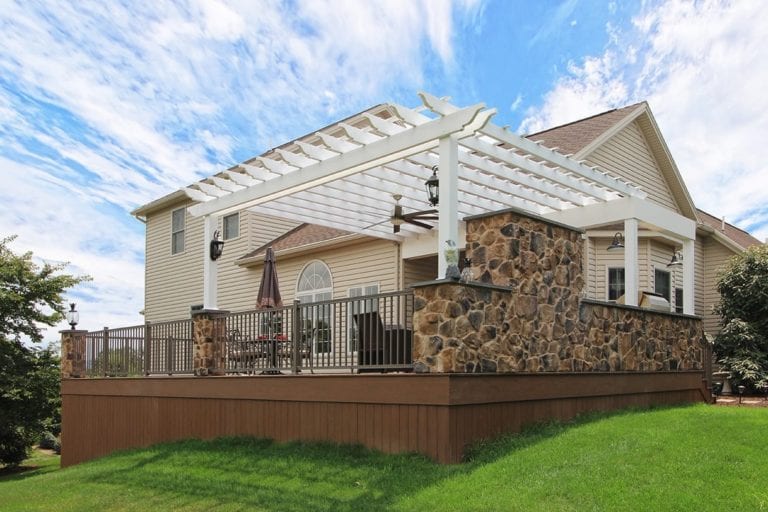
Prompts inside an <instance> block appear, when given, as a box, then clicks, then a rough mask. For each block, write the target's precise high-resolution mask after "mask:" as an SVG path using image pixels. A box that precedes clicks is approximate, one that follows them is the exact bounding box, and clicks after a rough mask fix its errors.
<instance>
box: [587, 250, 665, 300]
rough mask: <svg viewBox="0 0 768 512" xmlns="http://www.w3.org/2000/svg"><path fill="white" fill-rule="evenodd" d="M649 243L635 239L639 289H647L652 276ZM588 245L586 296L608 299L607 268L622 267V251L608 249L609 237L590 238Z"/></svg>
mask: <svg viewBox="0 0 768 512" xmlns="http://www.w3.org/2000/svg"><path fill="white" fill-rule="evenodd" d="M649 244H650V242H649V240H648V239H646V238H640V239H638V241H637V249H638V260H637V264H638V279H639V289H640V290H641V291H642V290H649V289H650V288H649V285H650V283H651V281H652V278H651V277H649V271H650V272H653V271H652V270H650V263H649V260H650V248H649ZM589 245H590V256H589V260H590V263H589V270H588V272H589V274H588V276H587V296H588V297H590V298H594V299H597V300H608V269H609V268H624V251H615V252H610V251H608V250H607V247H608V246H609V245H611V239H610V238H591V239H590V244H589ZM670 257H671V256H670ZM651 290H652V289H651Z"/></svg>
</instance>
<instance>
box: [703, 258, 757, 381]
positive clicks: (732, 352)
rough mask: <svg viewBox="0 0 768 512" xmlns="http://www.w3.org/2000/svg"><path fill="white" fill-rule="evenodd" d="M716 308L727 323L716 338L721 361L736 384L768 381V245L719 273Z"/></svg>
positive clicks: (717, 353) (736, 260) (715, 349)
mask: <svg viewBox="0 0 768 512" xmlns="http://www.w3.org/2000/svg"><path fill="white" fill-rule="evenodd" d="M717 290H718V291H719V292H720V302H719V304H718V305H717V306H716V307H715V312H716V313H718V314H719V315H720V318H721V325H722V326H723V329H722V331H720V334H718V335H717V338H716V339H715V346H714V352H715V356H716V357H717V359H718V362H720V364H722V365H723V367H724V368H725V370H726V371H728V372H729V373H730V377H731V379H732V380H733V381H734V384H736V385H745V386H747V387H748V388H750V389H751V390H753V391H754V390H758V389H759V388H761V387H762V386H764V385H766V384H768V246H766V245H757V246H754V247H750V248H749V249H747V250H746V251H745V252H743V253H742V254H740V255H738V256H734V257H733V258H732V259H731V260H730V261H729V262H728V264H727V265H726V266H725V268H724V269H723V271H722V272H721V273H720V275H719V276H718V282H717Z"/></svg>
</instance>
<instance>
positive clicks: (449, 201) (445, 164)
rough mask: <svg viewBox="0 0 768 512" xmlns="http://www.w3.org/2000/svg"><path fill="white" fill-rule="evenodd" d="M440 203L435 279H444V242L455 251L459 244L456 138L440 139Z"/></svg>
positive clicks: (457, 148)
mask: <svg viewBox="0 0 768 512" xmlns="http://www.w3.org/2000/svg"><path fill="white" fill-rule="evenodd" d="M439 152H440V170H439V172H440V203H439V205H438V208H439V213H438V217H439V220H438V229H437V262H438V263H437V278H438V279H443V278H445V272H446V269H447V267H448V265H447V263H446V261H445V258H444V257H443V253H444V251H445V249H446V241H447V240H453V241H454V242H455V243H456V245H457V249H460V248H461V246H462V245H463V243H459V214H458V204H459V144H458V141H457V140H456V137H454V136H452V135H449V136H447V137H442V138H441V139H440V147H439Z"/></svg>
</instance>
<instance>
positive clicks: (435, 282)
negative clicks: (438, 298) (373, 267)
mask: <svg viewBox="0 0 768 512" xmlns="http://www.w3.org/2000/svg"><path fill="white" fill-rule="evenodd" d="M441 284H455V285H459V286H466V287H468V288H481V289H484V290H496V291H500V292H510V293H511V292H513V291H515V289H514V288H512V287H511V286H501V285H498V284H490V283H484V282H482V281H468V282H464V281H454V280H453V279H435V280H432V281H420V282H418V283H413V284H411V285H409V286H410V287H411V288H424V287H426V286H435V285H441Z"/></svg>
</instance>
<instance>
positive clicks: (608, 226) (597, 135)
mask: <svg viewBox="0 0 768 512" xmlns="http://www.w3.org/2000/svg"><path fill="white" fill-rule="evenodd" d="M429 99H430V101H432V102H433V103H435V102H437V101H438V100H436V99H435V98H431V97H429ZM406 111H407V109H403V108H402V107H399V108H398V109H397V110H395V109H393V108H392V106H389V105H377V106H375V107H373V108H371V109H368V110H366V111H365V112H361V113H359V114H356V115H354V116H351V117H350V118H347V119H345V120H343V121H340V122H338V123H335V124H333V125H331V126H330V127H328V128H325V129H323V131H322V132H320V133H321V134H320V135H318V134H310V135H307V136H305V137H301V138H299V139H297V140H296V141H293V142H290V143H287V144H285V145H283V146H280V147H278V148H275V149H273V150H270V151H267V152H266V153H264V154H263V155H261V156H259V157H256V158H253V159H250V160H248V161H246V162H244V163H243V164H240V165H237V166H234V167H232V168H230V169H228V170H226V171H223V172H221V173H218V174H217V175H215V176H211V177H209V178H207V179H204V180H202V181H201V182H199V183H196V184H193V185H192V186H190V187H186V188H183V189H181V190H179V191H176V192H173V193H171V194H168V195H166V196H164V197H162V198H160V199H157V200H155V201H152V202H150V203H148V204H146V205H143V206H141V207H139V208H137V209H136V210H134V211H133V215H134V216H136V217H137V218H139V219H140V220H142V221H143V222H145V224H146V241H147V245H146V288H145V317H146V319H147V321H152V322H156V321H163V320H173V319H179V318H184V317H185V316H187V315H188V314H189V308H190V306H191V305H194V304H201V303H202V302H203V295H204V283H203V281H204V279H203V274H204V261H203V260H204V258H202V257H201V256H200V254H201V252H204V251H205V248H204V246H205V244H204V226H203V218H202V217H199V216H198V217H196V216H193V215H191V214H190V212H189V209H190V207H192V206H193V205H195V204H199V202H200V201H199V200H201V199H203V200H207V199H210V198H212V197H219V196H223V195H225V194H227V193H230V192H232V191H235V190H239V189H242V188H243V186H246V185H247V184H249V183H251V182H253V177H254V176H262V175H265V174H269V173H272V174H274V175H276V176H280V174H281V173H284V172H285V170H287V169H293V168H295V167H297V166H298V165H300V164H301V163H303V162H301V161H300V159H301V158H303V159H305V160H306V159H308V158H309V157H311V156H312V153H313V151H314V152H315V153H317V152H319V151H326V152H327V151H328V149H327V148H329V147H330V148H331V149H333V144H336V145H339V144H342V143H346V144H347V145H349V146H351V145H352V143H355V138H361V137H363V138H364V134H365V133H368V132H375V131H377V128H376V127H375V123H374V121H375V120H382V121H383V120H391V119H393V117H394V114H393V112H396V113H399V114H401V115H402V112H406ZM379 128H381V127H379ZM354 130H357V132H355V133H350V132H353V131H354ZM526 137H527V139H528V140H530V141H536V142H538V144H539V145H538V146H536V147H544V148H556V151H557V153H560V154H564V155H569V159H570V160H572V161H577V162H583V163H584V164H585V165H586V166H588V168H594V169H596V170H597V171H598V172H600V173H605V174H607V175H609V176H614V177H617V178H619V179H621V180H623V181H626V182H628V183H632V184H634V185H635V186H636V187H637V188H638V189H640V190H642V191H643V192H644V194H645V196H644V198H643V199H642V201H641V202H642V203H644V204H652V205H654V206H658V207H660V209H656V210H655V211H656V212H662V213H661V215H662V216H663V214H664V212H669V213H670V215H673V216H675V217H676V218H678V219H680V220H689V221H690V225H691V226H695V228H694V230H695V236H694V233H691V238H692V239H693V240H694V241H693V243H692V245H691V247H690V250H691V251H692V254H693V255H694V256H693V259H694V261H695V265H694V267H695V270H694V271H693V272H692V274H693V283H692V287H691V292H692V293H693V294H694V296H695V300H694V301H693V308H692V310H691V311H689V313H694V314H696V315H698V316H700V317H702V319H703V325H704V328H705V330H706V331H708V332H710V333H712V334H714V333H716V332H717V331H718V329H719V326H718V319H717V317H716V316H715V315H714V314H713V313H712V307H713V305H714V304H716V302H717V300H718V295H717V291H716V289H715V279H716V274H717V270H718V268H720V267H721V266H722V264H723V263H724V262H725V261H726V260H727V259H728V257H730V256H731V255H733V254H737V253H738V252H740V251H743V250H744V249H745V248H746V247H748V246H750V245H753V244H757V243H760V242H759V241H758V240H757V239H755V238H754V237H752V236H751V235H749V233H746V232H745V231H742V230H740V229H738V228H736V227H735V226H733V225H731V224H728V223H726V222H724V220H720V219H716V218H715V217H713V216H712V215H710V214H708V213H706V212H703V211H701V210H699V209H697V208H696V207H695V205H694V203H693V201H692V199H691V197H690V195H689V193H688V190H687V188H686V186H685V183H684V182H683V180H682V177H681V175H680V172H679V170H678V169H677V166H676V165H675V162H674V160H673V158H672V155H671V154H670V151H669V148H668V147H667V145H666V143H665V141H664V139H663V137H662V135H661V132H660V131H659V128H658V126H657V124H656V121H655V120H654V117H653V114H652V113H651V110H650V107H649V105H648V104H647V103H645V102H642V103H637V104H634V105H629V106H626V107H623V108H620V109H615V110H611V111H608V112H603V113H601V114H597V115H595V116H592V117H589V118H586V119H580V120H577V121H574V122H571V123H568V124H564V125H561V126H557V127H554V128H551V129H548V130H545V131H542V132H539V133H534V134H530V135H527V136H526ZM321 139H323V140H321ZM350 141H351V142H350ZM329 143H330V144H331V146H329V145H328V144H329ZM498 144H499V146H500V147H504V145H503V144H502V143H498ZM508 147H509V146H507V148H508ZM313 148H314V149H313ZM320 148H326V149H320ZM314 156H316V157H317V156H318V155H317V154H315V155H314ZM429 156H434V154H429V155H428V156H416V157H412V158H411V159H410V160H409V162H415V163H420V164H430V163H432V162H433V160H434V159H433V160H429ZM435 158H436V157H435ZM472 158H473V154H472V153H471V152H469V151H468V152H467V155H466V157H465V161H463V162H462V163H463V165H464V166H465V172H477V173H478V174H480V173H483V174H482V178H483V179H484V180H485V182H483V181H481V180H476V181H475V182H474V183H472V184H471V185H472V186H474V187H475V188H477V189H478V192H477V195H476V196H473V197H476V198H477V197H479V198H480V199H478V201H484V200H487V199H488V198H493V195H492V194H490V193H489V194H485V196H483V194H482V193H483V190H480V185H481V184H485V185H486V187H485V188H490V187H488V185H492V186H495V187H499V186H501V188H502V192H504V191H503V186H504V183H502V182H500V181H499V180H498V179H496V177H495V176H494V174H492V173H491V172H488V173H487V174H485V172H486V171H489V167H491V166H494V165H496V166H497V167H498V162H500V161H503V160H501V159H497V156H494V155H490V156H488V155H484V158H483V160H481V159H479V158H475V160H476V161H477V162H475V161H473V160H472ZM534 159H540V156H537V155H534ZM291 160H294V161H291ZM434 162H435V163H436V160H434ZM472 164H474V165H475V166H476V167H472ZM409 171H410V170H409ZM490 171H494V169H490ZM501 171H502V172H503V171H504V169H501ZM412 174H413V172H411V174H408V173H402V170H401V174H400V176H403V175H405V176H406V177H407V178H408V179H409V180H410V181H415V180H414V179H413V176H412ZM488 175H490V176H491V177H490V178H489V177H488ZM427 176H428V173H427V174H425V175H424V178H426V177H427ZM580 179H583V177H582V178H580ZM526 180H527V181H526ZM535 180H540V181H545V180H543V179H542V178H541V176H537V177H535ZM530 181H531V177H530V175H529V174H523V175H522V178H520V179H516V180H513V181H512V182H510V183H509V184H508V186H509V187H510V189H512V190H513V191H518V190H520V191H521V192H524V193H523V194H522V197H523V199H522V200H519V199H518V201H517V203H514V204H515V205H517V204H520V205H522V206H523V207H524V208H527V207H529V206H530V205H533V206H539V207H540V210H534V212H536V213H542V215H543V216H544V217H547V218H550V219H552V220H556V221H560V222H563V223H564V224H568V225H572V226H576V227H579V228H582V229H584V231H585V233H584V237H583V238H584V246H585V247H584V251H583V254H584V261H583V262H582V263H583V267H584V272H585V281H586V282H585V287H584V290H583V292H582V294H583V295H584V296H585V297H586V298H591V299H597V300H617V299H623V296H624V295H625V291H626V286H625V261H624V259H625V255H624V251H610V250H608V247H609V246H610V245H611V243H612V241H613V238H614V236H615V235H616V234H620V235H622V234H624V224H623V221H622V220H621V219H620V218H619V217H616V215H613V219H611V218H610V215H612V214H607V215H608V216H606V217H605V219H601V218H600V214H597V218H594V217H595V216H594V215H592V216H588V217H589V218H588V219H575V218H574V217H573V213H572V212H573V210H574V209H572V208H566V209H560V210H558V209H557V208H552V207H550V206H551V205H555V206H556V205H557V203H558V202H562V199H561V198H562V197H565V198H569V197H570V196H571V195H576V194H577V193H580V192H581V190H580V189H579V188H578V184H579V183H578V182H576V188H575V189H574V190H575V193H574V192H572V191H570V190H565V191H563V190H561V189H563V188H565V187H563V184H562V183H555V185H554V187H556V190H555V191H554V192H552V193H551V194H550V192H551V191H550V190H548V189H547V188H546V187H543V186H542V187H540V188H541V189H542V190H543V192H542V191H540V190H538V189H536V188H535V187H533V190H532V191H529V190H528V189H527V188H526V187H525V185H526V184H528V183H529V182H530ZM360 183H361V182H360V181H357V182H352V183H351V184H350V185H349V186H348V188H347V189H346V190H343V189H341V188H338V189H337V193H336V197H337V200H342V201H343V200H344V197H345V196H344V194H348V199H349V201H350V202H351V204H352V205H353V208H352V211H353V212H354V213H353V215H354V219H353V218H346V219H345V218H344V217H343V216H344V215H345V213H344V212H343V211H341V210H339V211H340V212H341V213H340V214H338V213H337V212H336V210H337V209H338V208H336V207H335V206H332V205H324V204H323V203H322V202H317V201H322V200H323V199H322V196H320V195H318V194H314V195H313V194H312V193H306V192H302V193H300V194H299V195H297V196H295V197H293V198H292V200H291V201H290V205H288V206H286V205H285V204H280V205H270V204H269V203H267V204H265V205H263V206H256V207H253V208H247V207H245V208H234V209H231V211H230V212H228V213H226V214H225V215H223V216H221V217H220V218H219V219H218V220H217V225H216V229H217V230H219V231H220V232H221V234H222V237H223V240H224V242H225V245H224V247H225V248H224V252H223V255H222V257H221V258H220V259H219V260H218V264H217V269H216V281H217V303H216V306H217V307H219V308H221V309H225V310H230V311H242V310H248V309H252V308H253V307H254V301H255V295H256V290H258V286H259V280H260V278H261V266H262V262H263V259H264V252H265V250H266V248H267V247H268V246H272V247H273V249H274V250H275V253H276V255H277V259H278V269H279V281H280V284H281V291H282V296H283V299H284V301H285V302H286V303H289V302H290V301H292V300H294V299H298V300H300V301H303V302H306V301H310V302H313V301H321V300H328V299H334V298H344V297H355V296H360V295H369V294H373V293H379V292H389V291H395V290H401V289H405V288H407V287H408V286H410V285H411V284H413V283H416V282H420V281H428V280H430V279H434V278H436V277H437V276H438V264H439V261H438V256H437V254H438V252H439V244H438V243H437V241H436V239H435V235H434V230H426V229H423V228H420V227H413V226H410V225H405V226H403V229H402V231H401V232H400V234H399V236H397V237H393V236H386V235H391V234H392V233H391V225H390V222H389V220H390V219H389V217H390V214H389V212H387V211H386V210H385V211H382V212H379V213H377V214H374V215H372V214H371V213H370V212H371V211H372V210H371V209H370V208H367V205H366V204H365V203H366V199H364V198H363V199H359V198H356V197H355V195H356V188H355V187H358V188H360V189H362V187H361V186H360ZM409 183H410V182H409ZM417 185H418V183H417ZM340 191H341V192H340ZM472 191H473V192H474V189H473V190H472ZM397 192H400V189H399V188H398V185H397V183H396V182H395V183H387V184H386V186H382V187H381V189H380V190H379V191H378V193H380V194H381V195H382V196H383V203H384V204H385V205H386V207H387V208H390V209H391V208H394V204H395V200H394V199H392V198H391V197H389V196H390V193H397ZM558 196H559V197H558ZM526 198H531V199H530V200H528V199H526ZM576 199H577V200H578V199H579V198H578V197H577V198H576ZM408 200H409V203H408V208H406V209H405V211H406V212H407V211H409V210H425V209H429V208H430V207H429V205H428V204H427V202H426V198H424V199H423V200H422V202H418V201H414V199H413V198H408ZM487 203H488V204H489V206H490V208H491V209H492V208H493V205H494V202H492V201H487ZM542 204H543V206H542ZM606 204H608V203H606ZM483 206H485V205H483ZM355 208H358V209H359V210H355ZM322 210H326V212H327V213H330V215H328V216H325V217H324V218H319V217H318V214H319V212H320V211H322ZM654 215H655V216H656V217H658V216H659V215H658V213H654ZM651 218H653V216H651ZM359 219H362V224H364V225H366V226H363V227H364V228H368V229H355V227H354V225H353V222H352V221H353V220H355V221H358V220H359ZM426 222H430V223H432V224H435V222H434V221H426ZM357 224H360V223H359V222H358V223H357ZM370 225H373V226H374V227H375V228H376V229H378V230H379V231H377V232H372V230H371V229H370ZM459 227H460V229H462V228H461V225H460V226H459ZM382 228H384V229H382ZM668 228H669V226H663V229H660V228H659V226H655V225H653V224H652V222H649V221H647V220H646V221H640V222H638V225H637V227H636V230H637V235H636V236H637V239H636V240H637V242H636V247H635V249H634V251H636V253H637V258H636V262H635V265H636V268H637V270H636V275H637V285H636V287H635V288H634V290H635V291H634V293H637V292H642V291H648V292H654V293H656V294H658V295H661V296H662V297H663V298H664V299H665V302H664V301H662V306H661V307H662V308H663V307H668V308H669V309H670V311H674V312H678V313H682V312H683V302H684V300H685V299H684V297H685V289H684V286H683V268H684V267H685V265H671V266H670V265H669V264H670V262H671V261H672V260H673V256H674V257H675V258H676V259H678V260H679V259H681V257H683V254H682V252H681V251H682V250H683V245H684V244H683V237H681V236H679V233H678V234H675V233H673V232H671V231H670V229H668ZM624 238H625V239H626V235H624ZM459 245H461V244H459ZM684 263H685V261H684ZM476 277H477V278H480V276H476ZM628 303H629V302H628Z"/></svg>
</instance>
